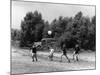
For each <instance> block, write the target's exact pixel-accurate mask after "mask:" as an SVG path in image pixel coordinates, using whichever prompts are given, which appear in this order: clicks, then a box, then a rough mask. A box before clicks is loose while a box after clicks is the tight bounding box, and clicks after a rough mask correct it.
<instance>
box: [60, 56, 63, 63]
mask: <svg viewBox="0 0 100 75" xmlns="http://www.w3.org/2000/svg"><path fill="white" fill-rule="evenodd" d="M62 56H63V54H62V55H61V60H60V62H62Z"/></svg>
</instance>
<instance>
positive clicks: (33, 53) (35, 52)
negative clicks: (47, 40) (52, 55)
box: [31, 45, 37, 62]
mask: <svg viewBox="0 0 100 75" xmlns="http://www.w3.org/2000/svg"><path fill="white" fill-rule="evenodd" d="M31 52H32V59H33V60H32V61H33V62H34V59H36V61H37V47H36V45H33V47H32V48H31Z"/></svg>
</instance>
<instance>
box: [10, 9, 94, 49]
mask: <svg viewBox="0 0 100 75" xmlns="http://www.w3.org/2000/svg"><path fill="white" fill-rule="evenodd" d="M20 26H21V29H20V30H17V29H11V40H13V41H16V40H17V41H20V47H29V46H31V45H32V44H33V43H34V42H36V41H41V39H42V38H48V37H49V36H48V33H47V32H48V30H51V31H52V32H53V33H52V36H51V37H52V38H55V39H57V40H58V41H57V45H58V46H60V45H61V44H62V43H66V45H67V47H68V48H71V47H74V45H75V44H76V43H79V44H80V46H81V48H83V49H85V50H88V49H90V50H95V46H96V16H93V17H91V18H90V17H87V16H83V13H82V12H81V11H80V12H78V13H77V14H76V15H75V16H74V17H63V16H59V17H58V18H55V19H54V20H53V21H52V22H51V23H49V22H48V21H45V20H44V19H43V18H42V14H41V13H40V12H38V11H35V12H28V13H26V16H25V17H24V19H23V20H22V21H21V25H20Z"/></svg>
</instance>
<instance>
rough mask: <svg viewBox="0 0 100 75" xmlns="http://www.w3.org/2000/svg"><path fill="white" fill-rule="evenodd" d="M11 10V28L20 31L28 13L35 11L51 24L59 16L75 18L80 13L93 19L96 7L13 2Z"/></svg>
mask: <svg viewBox="0 0 100 75" xmlns="http://www.w3.org/2000/svg"><path fill="white" fill-rule="evenodd" d="M11 9H12V10H11V13H12V15H11V18H12V22H11V28H14V29H20V25H21V21H22V20H23V18H24V17H25V15H26V13H27V12H33V13H34V11H35V10H37V11H38V12H40V13H41V14H42V17H43V19H44V20H45V21H48V22H49V23H51V22H52V20H54V19H55V18H58V17H59V16H63V17H74V16H75V15H76V14H77V13H78V12H79V11H81V12H82V13H83V16H88V17H93V16H94V15H95V6H83V5H69V4H54V3H40V2H25V1H12V8H11Z"/></svg>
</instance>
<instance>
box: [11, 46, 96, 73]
mask: <svg viewBox="0 0 100 75" xmlns="http://www.w3.org/2000/svg"><path fill="white" fill-rule="evenodd" d="M11 55H12V59H11V73H12V74H24V73H38V72H55V71H71V70H87V69H95V68H96V66H95V52H82V53H80V56H79V61H78V62H75V61H73V60H72V53H68V57H69V58H70V59H71V63H68V61H67V60H66V59H65V58H64V57H63V61H62V62H59V61H60V56H61V53H54V61H50V60H49V59H48V57H47V56H48V52H41V51H38V61H37V62H32V58H31V56H30V55H31V54H30V52H29V51H28V50H25V49H17V48H12V54H11Z"/></svg>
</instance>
